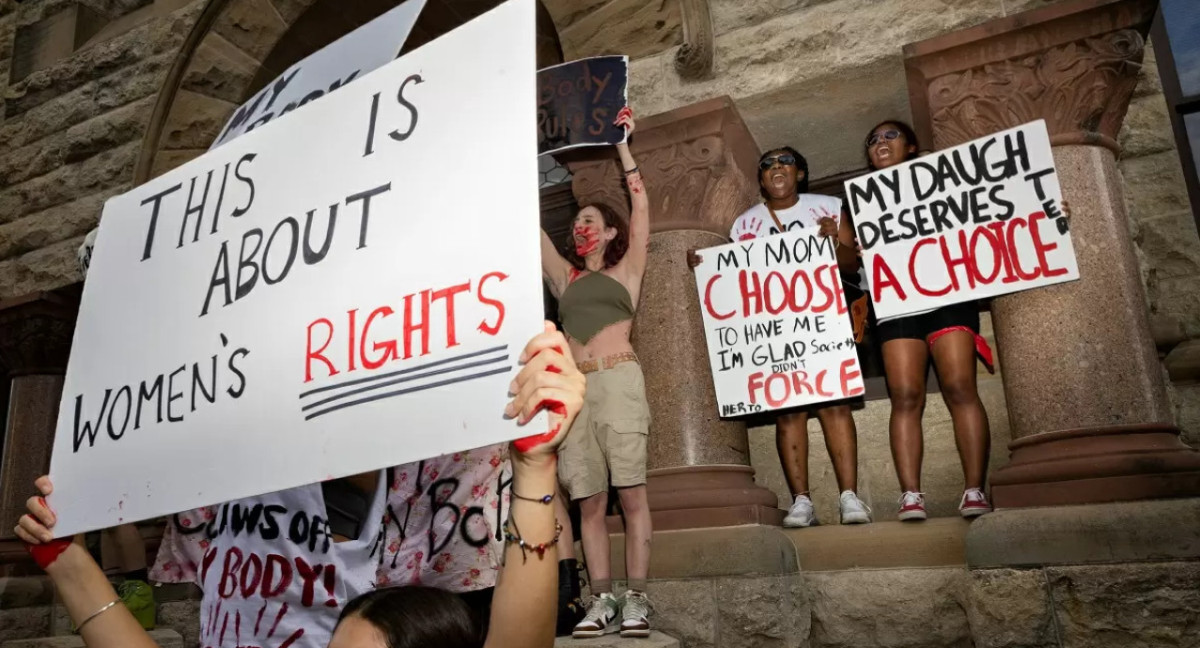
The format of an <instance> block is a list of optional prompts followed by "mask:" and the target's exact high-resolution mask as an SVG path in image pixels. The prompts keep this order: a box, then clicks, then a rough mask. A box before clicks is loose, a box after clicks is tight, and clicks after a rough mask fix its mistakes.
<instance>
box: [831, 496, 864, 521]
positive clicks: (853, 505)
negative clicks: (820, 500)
mask: <svg viewBox="0 0 1200 648" xmlns="http://www.w3.org/2000/svg"><path fill="white" fill-rule="evenodd" d="M838 512H839V513H841V515H842V524H866V523H868V522H870V521H871V507H869V506H867V505H866V504H864V503H863V501H862V500H860V499H858V495H855V494H854V491H851V490H844V491H842V495H841V497H840V498H839V500H838Z"/></svg>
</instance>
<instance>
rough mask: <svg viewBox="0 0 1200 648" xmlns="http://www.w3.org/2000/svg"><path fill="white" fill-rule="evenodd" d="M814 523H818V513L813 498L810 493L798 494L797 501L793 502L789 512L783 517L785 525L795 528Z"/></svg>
mask: <svg viewBox="0 0 1200 648" xmlns="http://www.w3.org/2000/svg"><path fill="white" fill-rule="evenodd" d="M814 524H817V514H816V512H815V511H813V503H812V500H811V499H809V498H808V495H797V496H796V501H795V502H792V508H790V509H788V514H787V515H785V516H784V518H783V526H785V527H789V528H793V529H795V528H804V527H810V526H813V525H814Z"/></svg>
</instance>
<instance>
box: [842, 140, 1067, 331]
mask: <svg viewBox="0 0 1200 648" xmlns="http://www.w3.org/2000/svg"><path fill="white" fill-rule="evenodd" d="M846 196H847V198H848V203H849V205H850V210H851V213H852V214H853V215H854V224H855V228H856V229H857V230H858V242H859V245H861V246H862V249H863V264H864V267H865V269H866V272H867V277H868V280H869V281H870V284H871V297H872V300H873V301H874V302H875V314H876V316H878V317H880V318H883V317H892V316H898V315H908V314H911V313H917V312H921V311H927V310H931V309H934V308H938V307H940V306H946V305H949V304H956V303H960V302H965V301H971V300H975V299H982V298H987V297H994V296H996V295H1003V294H1006V293H1011V292H1017V291H1020V290H1028V289H1030V288H1038V287H1041V286H1049V285H1052V284H1057V283H1063V282H1066V281H1073V280H1075V279H1078V278H1079V268H1078V266H1077V265H1076V263H1075V248H1074V247H1073V246H1072V245H1071V235H1070V231H1069V229H1068V224H1067V219H1066V218H1065V216H1064V215H1063V212H1062V192H1061V190H1060V189H1059V186H1058V176H1057V174H1056V173H1055V170H1054V158H1053V157H1052V155H1051V152H1050V137H1049V135H1048V134H1047V132H1046V124H1045V122H1043V121H1036V122H1032V123H1029V124H1026V125H1024V126H1020V127H1018V128H1013V129H1010V130H1006V131H1002V132H999V133H996V134H994V135H989V136H987V137H984V138H980V139H978V140H975V141H973V142H968V143H966V144H962V145H960V146H956V147H954V148H951V149H947V150H945V151H941V152H939V153H937V154H934V155H929V156H926V157H922V158H919V159H916V160H913V161H910V162H907V163H905V164H900V165H897V166H894V167H890V168H887V169H882V170H880V171H876V172H875V173H872V174H870V175H866V176H863V177H861V178H857V179H855V180H850V181H847V182H846Z"/></svg>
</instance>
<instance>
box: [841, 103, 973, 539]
mask: <svg viewBox="0 0 1200 648" xmlns="http://www.w3.org/2000/svg"><path fill="white" fill-rule="evenodd" d="M864 147H865V152H866V156H867V163H868V166H869V167H870V168H871V169H886V168H888V167H891V166H895V165H897V164H901V163H903V162H906V161H908V160H909V159H911V158H913V157H915V156H916V155H917V151H918V150H919V149H918V143H917V135H916V133H915V132H913V129H912V127H911V126H909V125H908V124H906V123H904V122H901V121H896V120H888V121H885V122H882V123H880V124H879V125H878V126H876V127H875V128H872V129H871V132H870V133H868V134H867V138H866V140H865V142H864ZM875 330H876V335H877V337H878V339H879V340H880V342H881V344H882V347H883V366H884V371H885V373H886V375H887V385H888V394H889V395H890V397H891V400H892V415H891V420H890V422H889V426H888V427H889V433H890V436H891V444H892V458H893V460H894V461H895V464H896V475H897V477H899V479H900V490H901V491H902V494H901V496H900V513H899V517H900V519H901V520H924V519H925V518H926V512H925V494H924V493H922V492H921V459H922V456H923V454H924V439H923V432H922V430H921V416H922V414H923V413H924V411H925V374H926V372H927V371H928V368H929V361H930V359H932V360H933V366H934V369H935V370H936V371H937V375H938V384H939V385H940V386H941V390H942V400H943V401H945V403H946V407H948V408H949V409H950V418H951V419H952V420H953V422H954V441H955V444H956V445H957V446H958V456H959V460H960V461H961V462H962V467H963V476H964V478H965V482H966V484H965V490H964V491H963V495H962V499H961V500H960V501H959V506H958V510H959V513H961V514H962V516H963V517H965V518H972V517H976V516H979V515H983V514H984V513H987V512H988V511H991V510H992V507H991V505H990V504H989V503H988V500H987V496H986V495H984V492H983V489H984V484H985V482H986V479H987V463H988V454H989V452H990V446H991V434H990V432H989V429H988V418H987V412H986V411H985V410H984V408H983V401H982V400H980V398H979V388H978V386H977V385H976V382H975V357H976V354H979V355H981V356H982V357H983V359H984V361H985V362H987V363H989V364H990V363H991V350H990V349H989V348H988V346H987V343H986V342H984V341H983V338H982V337H981V336H980V335H979V306H978V304H976V303H975V302H968V303H961V304H953V305H950V306H943V307H941V308H937V309H933V310H930V311H926V312H923V313H916V314H913V315H904V316H901V317H885V318H882V319H880V320H879V325H878V326H877V327H876V329H875Z"/></svg>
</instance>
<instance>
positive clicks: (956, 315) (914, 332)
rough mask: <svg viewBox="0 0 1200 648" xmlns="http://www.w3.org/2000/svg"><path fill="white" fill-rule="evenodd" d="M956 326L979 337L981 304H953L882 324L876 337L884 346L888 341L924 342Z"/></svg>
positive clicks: (876, 327)
mask: <svg viewBox="0 0 1200 648" xmlns="http://www.w3.org/2000/svg"><path fill="white" fill-rule="evenodd" d="M955 326H965V327H967V328H969V329H971V332H973V333H975V334H976V335H978V334H979V303H978V302H973V301H972V302H966V303H963V304H951V305H950V306H943V307H941V308H939V309H937V310H935V311H931V312H928V313H924V314H922V315H910V316H908V317H900V318H897V319H894V320H888V321H886V322H880V323H879V324H877V325H876V326H875V331H876V337H877V338H878V339H879V343H880V345H882V344H883V343H884V342H887V341H888V340H921V341H922V342H924V341H927V340H928V338H929V336H930V335H932V334H934V333H937V332H938V331H940V330H942V329H948V328H952V327H955Z"/></svg>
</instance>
